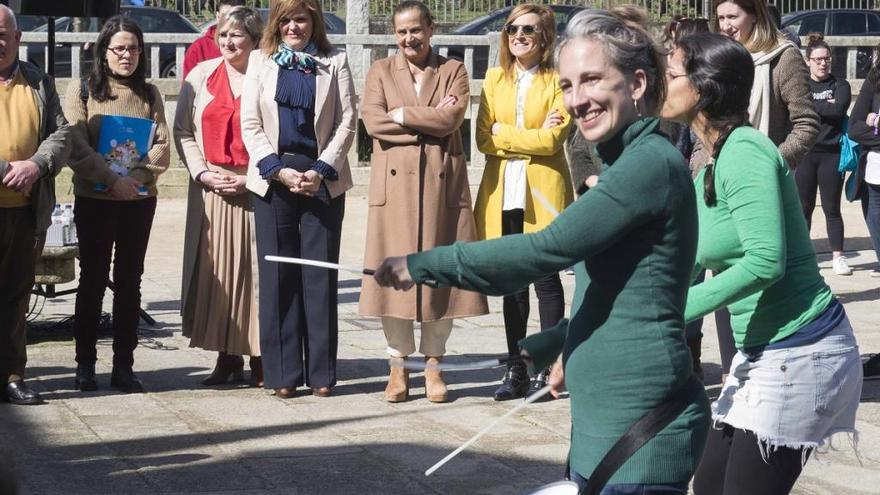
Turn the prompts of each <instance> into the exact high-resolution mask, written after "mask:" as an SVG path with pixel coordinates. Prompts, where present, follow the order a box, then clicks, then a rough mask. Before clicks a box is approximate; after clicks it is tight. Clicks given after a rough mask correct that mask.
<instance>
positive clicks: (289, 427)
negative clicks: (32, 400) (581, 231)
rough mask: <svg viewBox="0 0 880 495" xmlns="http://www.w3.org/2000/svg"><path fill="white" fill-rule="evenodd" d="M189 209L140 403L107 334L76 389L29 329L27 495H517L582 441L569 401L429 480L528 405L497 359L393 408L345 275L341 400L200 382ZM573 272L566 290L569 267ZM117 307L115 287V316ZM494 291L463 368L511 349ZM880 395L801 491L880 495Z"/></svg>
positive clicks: (465, 340) (3, 415)
mask: <svg viewBox="0 0 880 495" xmlns="http://www.w3.org/2000/svg"><path fill="white" fill-rule="evenodd" d="M844 208H845V214H844V215H845V219H846V222H847V234H848V238H849V239H851V241H850V242H849V246H848V249H852V250H854V251H853V252H852V253H849V254H850V257H851V263H852V265H853V266H854V268H855V269H856V272H855V274H854V275H853V276H852V277H838V276H835V275H833V274H832V273H831V271H830V262H829V259H830V257H829V255H828V254H822V255H820V266H821V267H822V272H823V274H824V275H825V276H826V277H827V280H828V281H829V283H830V284H831V286H832V288H833V289H834V290H835V292H836V293H837V294H838V295H839V296H840V298H841V299H842V301H843V302H844V303H845V306H846V309H847V311H848V313H849V315H850V318H851V320H852V322H853V326H854V327H855V328H856V331H857V334H858V337H859V340H860V344H861V346H862V352H863V354H865V353H869V352H880V323H878V318H877V314H878V312H877V302H876V301H877V299H878V297H880V290H878V287H880V279H872V278H869V276H868V271H869V270H870V268H871V266H872V263H874V262H875V261H876V259H875V256H874V253H873V251H872V250H870V249H869V248H870V244H869V242H868V239H867V234H866V229H865V227H864V224H863V222H862V220H861V216H860V212H859V211H858V208H857V206H856V205H851V204H847V205H845V207H844ZM184 210H185V201H183V200H177V199H165V200H161V201H160V202H159V209H158V213H157V217H156V221H155V224H154V229H153V237H152V240H151V243H150V249H149V252H148V255H147V269H146V274H145V277H144V281H143V294H144V297H143V301H144V307H145V308H146V309H147V311H149V313H150V314H151V315H152V316H153V317H155V318H156V320H157V324H156V325H155V326H152V327H150V326H147V325H143V326H142V339H141V346H140V347H139V348H138V350H137V352H136V358H135V360H136V365H135V368H136V370H137V373H138V375H139V376H140V377H141V378H142V379H143V381H144V383H145V385H146V387H147V389H148V391H149V393H147V394H144V395H128V396H127V395H121V394H119V393H117V392H114V391H111V390H109V387H108V384H109V383H108V382H109V378H110V366H111V365H110V363H111V347H110V341H109V340H107V339H104V340H101V342H100V343H99V362H98V378H99V383H100V385H101V390H100V391H98V392H95V393H85V394H84V393H79V392H76V391H74V390H73V389H72V385H73V373H74V369H75V363H74V361H73V345H72V342H71V341H70V334H69V332H60V331H59V332H56V333H53V332H52V331H46V330H41V331H39V332H36V331H35V332H32V340H33V341H34V342H33V344H32V345H30V346H29V353H30V365H29V370H28V373H29V375H30V377H31V381H30V383H31V384H32V386H33V387H34V388H36V389H37V390H39V391H40V392H42V393H43V394H44V397H45V398H46V399H47V401H48V403H47V404H46V405H42V406H36V407H15V406H11V405H9V404H0V438H2V439H3V440H2V441H0V466H2V465H4V464H5V466H6V467H8V468H10V469H12V470H13V471H14V473H15V475H16V476H17V478H18V479H19V482H20V484H21V487H22V493H26V494H78V493H88V494H95V493H100V494H104V493H120V494H123V493H124V494H148V493H168V494H174V493H176V494H189V493H217V494H219V493H236V494H276V493H277V494H282V493H283V494H290V493H293V494H337V493H338V494H342V493H371V494H372V493H377V494H410V493H412V494H417V493H419V494H420V493H442V494H466V493H467V494H469V493H480V494H520V493H527V492H528V491H529V490H530V489H532V488H534V487H536V486H539V485H542V484H545V483H549V482H551V481H555V480H557V479H559V478H560V477H561V475H562V471H563V463H564V460H565V456H566V452H567V439H568V435H569V413H568V401H567V400H559V401H554V402H550V403H543V404H535V405H532V406H529V407H527V408H525V409H524V410H523V411H522V412H521V413H520V414H519V415H517V416H516V417H514V418H512V419H510V420H509V421H507V422H506V423H503V424H501V425H500V426H499V427H498V428H497V429H495V430H494V431H492V432H491V433H490V434H488V435H487V436H485V437H484V438H483V439H481V440H480V441H479V442H478V443H477V444H475V445H474V446H473V447H472V448H471V449H469V450H468V451H466V452H465V453H464V454H462V455H460V456H459V457H457V458H456V459H454V460H452V461H451V462H450V463H449V464H447V465H446V466H444V467H443V468H442V469H440V470H439V471H438V472H436V473H435V474H433V475H432V476H430V477H425V476H424V474H423V473H424V471H425V469H427V468H428V467H429V466H431V465H432V464H433V463H434V462H436V461H437V460H439V459H441V458H442V457H443V456H445V455H446V454H447V453H448V452H450V451H451V450H453V449H454V448H456V447H457V446H458V445H460V444H461V443H462V442H464V441H465V440H466V439H468V438H469V437H470V436H471V435H473V434H474V433H476V432H477V431H479V430H480V429H482V428H483V427H484V426H485V425H487V424H488V423H490V422H491V421H492V420H493V419H495V418H497V417H499V416H501V415H503V414H504V413H506V412H507V411H509V410H510V409H511V408H512V407H514V406H515V404H516V403H513V402H507V403H496V402H494V401H492V399H491V394H492V391H493V390H494V389H495V387H496V383H497V379H498V378H499V377H500V375H501V371H500V370H490V371H481V372H457V373H448V374H447V375H446V376H447V380H448V382H449V383H450V390H451V391H450V396H451V401H450V402H449V403H447V404H432V403H429V402H428V401H427V400H426V399H425V398H424V390H423V383H424V381H423V379H422V378H421V377H420V376H419V375H416V377H415V378H414V379H413V384H414V386H415V390H414V397H413V398H412V399H411V400H410V401H408V402H405V403H401V404H389V403H386V402H385V401H384V400H383V399H382V391H383V389H384V386H385V379H386V376H387V375H386V374H387V369H388V368H387V361H386V360H385V356H384V348H385V346H384V337H383V335H382V332H381V330H380V329H379V324H378V322H377V320H375V319H372V318H361V317H359V316H358V315H357V299H358V288H359V285H360V281H359V280H358V279H356V278H354V277H351V276H350V275H343V276H342V280H341V281H340V301H341V305H340V344H339V376H340V381H339V385H338V387H337V388H336V389H335V392H334V394H333V396H332V397H329V398H323V399H322V398H316V397H312V396H311V395H307V394H305V393H304V392H303V393H302V394H301V395H300V396H297V397H295V398H293V399H290V400H281V399H276V398H275V397H273V396H272V395H269V394H268V393H267V392H265V391H262V390H256V389H251V388H244V387H241V386H223V387H217V388H206V387H203V386H201V385H200V383H199V382H200V380H201V379H202V378H204V376H205V375H206V374H208V373H209V372H210V370H211V367H212V365H213V361H214V358H215V355H214V354H213V353H209V352H205V351H202V350H199V349H191V348H189V347H188V346H187V345H188V342H187V339H184V338H183V337H182V336H181V335H180V317H179V315H178V310H179V286H180V265H181V251H182V243H183V240H182V239H183V218H184ZM819 211H820V210H819V209H818V208H817V213H816V215H815V218H816V221H815V225H814V237H815V238H816V239H817V240H816V245H817V248H818V249H819V251H820V252H821V251H827V242H826V241H824V239H823V238H824V224H823V221H822V218H821V217H822V215H821V213H820V212H819ZM365 212H366V201H365V198H364V197H362V196H361V197H355V196H353V195H351V196H350V197H349V199H348V204H347V207H346V218H345V225H344V237H343V244H344V247H343V253H342V262H343V263H347V264H358V263H359V262H360V260H361V259H362V253H363V242H364V239H363V237H364V231H365V224H366V214H365ZM563 281H564V285H565V288H566V295H567V297H568V298H570V297H571V294H572V289H573V277H569V276H564V277H563ZM61 288H66V287H61ZM110 300H111V296H110V295H109V293H108V296H107V299H106V300H105V310H109V308H110ZM73 301H74V297H73V296H67V297H63V298H58V299H54V300H51V301H48V302H46V304H45V306H43V307H42V312H40V313H39V314H38V315H37V316H36V321H35V323H37V324H40V325H42V326H45V325H46V324H47V323H50V322H52V321H57V320H60V319H62V318H64V317H67V316H69V315H71V314H72V312H73ZM490 301H491V308H492V313H491V314H490V315H487V316H484V317H480V318H472V319H469V320H467V321H457V322H456V329H455V331H454V332H453V334H452V338H451V340H450V342H449V354H450V357H449V361H450V362H461V361H464V360H470V359H478V358H480V357H485V356H487V355H494V354H498V353H503V351H504V349H505V345H504V332H503V325H502V318H501V311H500V306H501V304H500V300H499V299H491V300H490ZM38 306H39V305H38ZM534 313H537V311H533V314H534ZM534 316H535V318H536V317H537V315H536V314H534ZM535 318H533V324H532V328H533V329H534V328H536V326H537V321H536V320H535ZM532 331H533V330H532ZM704 332H705V333H706V337H705V339H704V342H703V353H704V361H706V365H705V366H706V371H707V385H708V386H709V388H710V392H711V393H713V394H717V392H718V382H719V376H720V368H719V366H718V364H717V363H718V351H717V343H716V339H715V337H714V333H715V331H714V324H713V323H712V322H707V324H706V325H705V328H704ZM878 402H880V382H867V383H866V385H865V387H864V390H863V395H862V404H861V407H860V409H859V421H858V428H859V431H860V436H861V443H860V456H861V457H860V459H859V458H857V457H856V456H855V455H854V454H853V451H852V449H849V448H847V446H846V445H840V446H838V447H839V450H832V451H829V452H827V453H823V454H819V455H816V456H814V458H813V459H811V460H810V461H809V463H808V464H807V466H806V468H805V470H804V474H803V475H802V476H801V479H800V480H799V482H798V484H797V486H796V488H795V491H794V493H796V494H800V495H806V494H835V495H839V494H853V495H855V494H869V493H878V488H877V487H878V486H880V405H878ZM0 486H2V484H0ZM0 490H2V489H0Z"/></svg>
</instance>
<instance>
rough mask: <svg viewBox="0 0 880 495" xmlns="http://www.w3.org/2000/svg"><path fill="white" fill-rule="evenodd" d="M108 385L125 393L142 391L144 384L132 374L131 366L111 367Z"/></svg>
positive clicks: (140, 392) (139, 392)
mask: <svg viewBox="0 0 880 495" xmlns="http://www.w3.org/2000/svg"><path fill="white" fill-rule="evenodd" d="M110 385H111V386H113V387H115V388H116V389H118V390H119V391H120V392H123V393H126V394H142V393H144V384H143V383H141V381H140V380H139V379H138V377H136V376H135V375H134V371H133V370H132V369H131V368H127V367H126V368H122V367H116V366H114V367H113V373H112V374H111V375H110Z"/></svg>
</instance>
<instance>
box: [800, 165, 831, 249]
mask: <svg viewBox="0 0 880 495" xmlns="http://www.w3.org/2000/svg"><path fill="white" fill-rule="evenodd" d="M839 161H840V152H832V153H828V152H822V151H811V152H809V153H808V154H807V156H806V157H804V159H803V160H801V161H800V162H798V167H797V168H796V169H795V172H794V178H795V181H796V182H797V187H798V195H799V196H800V198H801V206H802V207H803V209H804V217H806V219H807V228H808V229H809V228H810V225H811V224H812V217H813V210H815V209H816V188H818V189H819V194H820V195H821V196H822V211H823V212H824V213H825V225H826V230H827V233H828V242H829V243H830V244H831V250H832V251H843V217H842V216H841V214H840V197H841V193H842V192H843V177H841V176H840V172H838V171H837V164H838V162H839Z"/></svg>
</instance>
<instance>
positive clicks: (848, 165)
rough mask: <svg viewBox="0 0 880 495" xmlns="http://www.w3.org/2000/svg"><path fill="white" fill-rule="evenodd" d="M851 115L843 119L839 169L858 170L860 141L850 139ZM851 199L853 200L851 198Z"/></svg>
mask: <svg viewBox="0 0 880 495" xmlns="http://www.w3.org/2000/svg"><path fill="white" fill-rule="evenodd" d="M848 128H849V117H846V118H844V119H843V127H842V128H841V132H840V160H839V161H838V163H837V171H838V172H840V173H843V172H856V171H858V169H859V148H860V146H859V143H857V142H855V141H853V140H852V139H850V137H849V134H848V133H847V129H848ZM850 201H851V200H850Z"/></svg>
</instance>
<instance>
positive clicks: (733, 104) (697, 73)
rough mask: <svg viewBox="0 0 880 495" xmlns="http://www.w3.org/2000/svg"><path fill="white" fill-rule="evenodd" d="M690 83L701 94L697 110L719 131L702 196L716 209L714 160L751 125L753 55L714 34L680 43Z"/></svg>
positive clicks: (696, 35) (704, 34) (726, 38)
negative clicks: (738, 131)
mask: <svg viewBox="0 0 880 495" xmlns="http://www.w3.org/2000/svg"><path fill="white" fill-rule="evenodd" d="M677 48H678V49H679V50H681V52H682V55H684V70H685V72H686V73H687V77H688V80H689V81H690V83H691V85H693V87H694V89H696V90H697V92H698V93H699V95H700V99H699V100H698V101H697V104H696V107H695V108H694V110H695V111H696V112H702V113H703V115H704V116H705V117H706V120H707V121H708V124H709V126H710V127H711V128H712V129H714V130H716V131H718V133H719V136H718V140H717V141H716V142H715V147H714V149H713V150H712V161H711V162H710V163H709V165H707V166H706V174H705V176H704V177H703V197H704V198H705V200H706V204H707V205H708V206H715V204H716V203H717V201H718V198H717V196H716V194H715V170H714V169H715V161H717V160H718V156H719V155H720V154H721V149H722V148H723V147H724V143H725V142H726V141H727V138H728V137H730V134H731V133H732V132H733V131H734V129H736V128H738V127H743V126H747V125H749V99H750V98H751V92H752V82H753V80H754V78H755V65H754V63H753V62H752V56H751V55H750V54H749V52H748V50H746V49H745V47H743V45H741V44H739V43H737V42H736V41H734V40H732V39H730V38H728V37H726V36H722V35H720V34H715V33H699V34H692V35H690V36H685V37H683V38H681V39H679V40H678V46H677Z"/></svg>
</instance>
